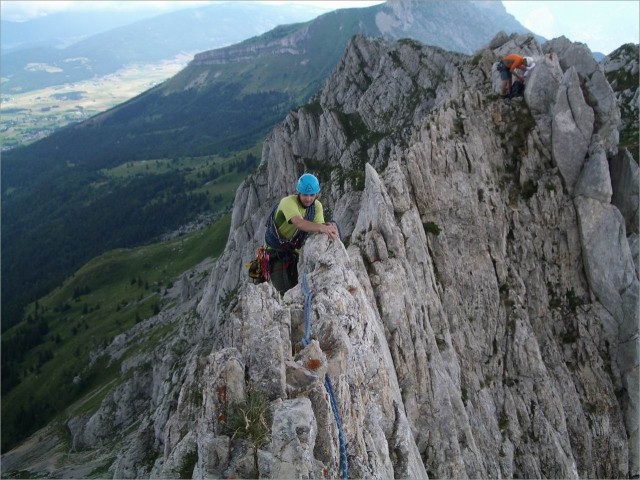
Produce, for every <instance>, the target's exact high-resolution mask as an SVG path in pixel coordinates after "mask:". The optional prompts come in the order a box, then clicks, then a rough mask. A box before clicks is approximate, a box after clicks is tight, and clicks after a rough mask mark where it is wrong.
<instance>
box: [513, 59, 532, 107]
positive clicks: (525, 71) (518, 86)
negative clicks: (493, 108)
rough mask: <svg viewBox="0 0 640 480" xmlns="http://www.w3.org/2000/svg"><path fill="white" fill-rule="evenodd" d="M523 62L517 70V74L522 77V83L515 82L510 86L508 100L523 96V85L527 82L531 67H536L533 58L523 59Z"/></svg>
mask: <svg viewBox="0 0 640 480" xmlns="http://www.w3.org/2000/svg"><path fill="white" fill-rule="evenodd" d="M524 60H525V61H524V63H523V65H521V66H520V68H518V69H517V72H518V74H519V75H521V77H522V81H520V80H516V81H515V82H513V83H512V84H511V90H510V93H509V98H515V97H521V96H523V95H524V88H525V83H526V82H527V81H528V80H529V77H530V76H531V71H532V70H533V67H535V66H536V64H535V62H534V61H533V58H531V57H524ZM514 73H515V72H514Z"/></svg>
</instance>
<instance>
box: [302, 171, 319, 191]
mask: <svg viewBox="0 0 640 480" xmlns="http://www.w3.org/2000/svg"><path fill="white" fill-rule="evenodd" d="M319 192H320V182H319V181H318V179H317V178H316V177H315V175H311V174H310V173H305V174H304V175H302V176H301V177H300V178H299V179H298V193H302V194H304V195H317V194H318V193H319Z"/></svg>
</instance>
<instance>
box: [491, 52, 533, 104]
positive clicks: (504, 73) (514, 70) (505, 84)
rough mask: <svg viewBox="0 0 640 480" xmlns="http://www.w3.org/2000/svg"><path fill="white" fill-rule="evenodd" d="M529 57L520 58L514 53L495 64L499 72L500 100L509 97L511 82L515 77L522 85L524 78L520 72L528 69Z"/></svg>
mask: <svg viewBox="0 0 640 480" xmlns="http://www.w3.org/2000/svg"><path fill="white" fill-rule="evenodd" d="M530 58H531V57H522V56H520V55H517V54H515V53H512V54H510V55H507V56H506V57H503V58H502V60H500V61H499V62H498V64H497V70H498V71H499V72H500V80H501V83H500V96H501V97H502V98H510V97H511V80H512V76H515V77H516V78H517V79H518V80H519V81H520V82H522V83H523V84H524V82H525V78H524V75H523V72H522V70H526V69H527V67H528V60H527V59H530Z"/></svg>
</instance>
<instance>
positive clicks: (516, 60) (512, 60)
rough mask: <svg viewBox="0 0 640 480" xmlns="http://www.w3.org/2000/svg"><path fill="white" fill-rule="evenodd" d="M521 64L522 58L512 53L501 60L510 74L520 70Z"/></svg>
mask: <svg viewBox="0 0 640 480" xmlns="http://www.w3.org/2000/svg"><path fill="white" fill-rule="evenodd" d="M523 62H524V57H521V56H520V55H516V54H515V53H512V54H511V55H507V56H506V57H504V58H503V59H502V63H504V64H505V65H506V66H507V68H509V71H511V72H513V71H514V70H516V69H517V68H520V67H521V66H522V63H523Z"/></svg>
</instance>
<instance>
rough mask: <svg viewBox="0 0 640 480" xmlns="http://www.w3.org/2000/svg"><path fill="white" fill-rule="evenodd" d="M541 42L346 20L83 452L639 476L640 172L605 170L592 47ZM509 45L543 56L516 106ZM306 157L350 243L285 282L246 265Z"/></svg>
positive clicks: (199, 462) (459, 473) (491, 474)
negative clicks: (473, 39) (392, 32)
mask: <svg viewBox="0 0 640 480" xmlns="http://www.w3.org/2000/svg"><path fill="white" fill-rule="evenodd" d="M549 45H550V47H549V48H546V47H545V49H544V50H543V49H542V48H541V47H540V45H538V44H537V42H536V41H535V40H534V39H533V38H531V37H528V36H522V37H518V36H512V37H506V36H501V37H497V38H496V39H495V41H494V42H492V43H491V47H492V48H491V49H489V48H487V49H484V50H482V51H481V52H479V53H478V54H477V55H476V56H475V57H473V58H469V57H466V56H464V55H461V54H452V53H447V52H444V51H443V50H441V49H439V48H436V47H429V46H425V45H422V44H420V43H418V42H415V41H407V40H403V41H399V42H397V43H393V44H392V43H386V42H384V41H381V40H372V39H366V38H364V37H355V38H354V39H353V40H352V41H351V43H350V44H349V46H348V48H347V50H346V51H345V53H344V55H343V57H342V60H341V62H340V63H339V65H338V66H337V67H336V69H335V71H334V72H333V74H332V75H331V77H330V78H329V79H328V80H327V81H326V83H325V85H324V87H323V89H322V90H321V91H320V92H319V93H318V95H317V96H316V97H315V98H314V100H313V101H312V102H311V103H310V104H309V105H307V106H305V107H303V108H301V109H299V110H297V111H293V112H291V113H290V114H289V115H288V117H287V118H286V120H285V121H284V122H282V123H281V124H280V125H279V126H277V127H276V128H275V129H274V130H273V132H272V133H271V134H270V136H269V137H268V138H267V140H266V142H265V146H264V150H263V156H262V162H261V165H260V167H259V168H258V170H257V172H256V173H255V174H253V175H251V176H250V177H248V178H247V179H246V181H245V182H244V183H243V184H242V185H241V187H240V188H239V189H238V191H237V194H236V200H235V203H234V210H233V217H232V227H231V232H230V235H229V239H228V243H227V247H226V249H225V251H224V253H223V254H222V256H221V257H220V258H219V259H218V261H217V264H216V266H215V267H214V268H213V270H212V273H211V277H210V278H209V282H208V285H207V287H206V288H205V289H204V291H203V292H202V293H199V295H201V297H200V300H199V303H198V305H197V313H196V312H193V311H191V313H190V314H189V315H187V314H182V316H181V317H180V319H181V326H180V329H179V331H178V332H176V334H175V335H174V336H173V337H172V339H171V340H170V341H168V342H167V343H166V344H163V345H162V346H161V347H159V348H158V349H157V350H155V351H152V352H146V353H140V354H138V355H137V356H134V357H132V358H131V359H129V360H127V362H126V372H127V378H126V379H125V380H123V382H122V384H121V385H120V386H119V387H118V388H116V389H113V390H112V391H111V393H110V394H108V395H107V397H106V398H105V399H104V401H103V402H102V405H101V407H100V408H99V409H98V410H97V411H96V412H95V413H93V414H92V415H90V416H84V417H76V418H74V419H72V420H71V421H70V422H69V423H68V425H69V428H70V429H71V430H72V433H73V445H74V448H75V449H76V450H78V451H79V452H78V453H76V455H80V454H81V453H82V452H85V453H86V452H87V451H91V450H92V449H93V450H96V451H103V449H104V448H107V447H109V448H110V449H111V451H112V452H113V454H114V457H113V462H112V463H111V465H110V467H109V473H110V474H111V475H113V476H114V477H115V478H141V477H151V478H176V477H178V476H183V475H192V476H193V477H194V478H219V477H230V476H234V477H236V478H239V477H243V478H257V477H274V478H324V477H330V478H335V477H339V476H342V474H343V472H344V471H345V470H348V476H349V477H355V478H392V477H393V478H395V477H401V478H428V477H439V478H442V477H446V478H498V477H507V478H515V477H519V478H541V477H554V478H579V477H580V478H582V477H607V478H617V477H626V476H634V475H638V474H639V473H640V471H639V466H638V415H637V413H638V342H639V340H638V311H637V308H638V273H637V272H638V268H637V265H636V264H634V254H633V253H632V250H631V248H630V247H629V245H630V241H631V243H632V244H634V245H636V247H634V251H635V250H637V231H636V232H635V233H634V234H630V239H628V238H627V234H628V232H627V228H626V221H625V216H623V215H624V213H621V207H618V206H617V204H612V203H611V202H612V199H614V198H617V196H621V197H622V198H624V200H623V203H624V204H625V205H628V209H629V211H635V212H637V202H638V197H637V194H636V195H635V198H634V196H633V194H632V193H630V192H632V190H631V188H632V187H630V186H629V185H631V184H632V183H633V182H632V180H633V178H631V179H629V175H631V176H632V175H636V177H635V178H637V169H636V170H635V172H636V173H633V171H632V169H631V170H624V169H621V171H620V172H619V173H618V174H616V178H617V179H618V180H617V181H615V182H612V177H611V175H610V167H609V163H611V162H613V161H614V160H615V159H618V158H620V157H619V156H620V155H621V156H622V157H624V155H625V154H626V153H625V152H624V151H622V152H620V153H619V152H618V150H617V124H618V122H619V119H620V114H619V111H618V108H617V104H616V102H615V98H614V95H613V91H612V90H611V88H610V86H609V84H608V83H607V82H606V79H605V78H604V76H602V77H601V74H602V70H601V69H600V67H599V66H598V65H597V64H595V63H591V62H589V60H588V59H587V58H586V56H585V54H584V50H583V46H581V45H580V44H572V43H571V42H568V41H566V39H556V40H555V41H552V42H549ZM551 48H553V52H551ZM510 51H522V52H525V53H526V54H528V55H532V56H533V57H534V58H535V60H536V64H537V65H538V66H537V67H536V68H535V69H534V71H533V74H532V77H531V80H530V82H529V83H528V86H527V90H526V91H525V96H524V98H520V99H514V100H512V101H511V102H504V101H502V100H500V99H498V97H497V95H496V93H495V92H496V86H497V85H498V83H499V82H498V74H497V72H496V71H495V68H494V64H495V62H496V61H497V59H498V58H499V57H500V56H501V55H503V54H504V53H505V52H510ZM550 53H553V55H550ZM601 78H602V82H604V83H601ZM304 171H311V172H313V173H315V174H316V175H318V176H319V177H320V180H321V183H322V193H321V200H322V202H323V204H324V206H325V209H326V211H327V212H328V215H329V216H331V217H332V218H333V219H334V220H336V221H337V222H338V223H339V224H340V225H341V228H342V234H343V240H344V241H343V242H331V241H330V240H328V238H326V237H324V236H322V235H315V236H311V237H310V238H309V239H308V240H307V243H306V244H305V246H304V249H303V252H302V255H301V257H300V261H299V271H300V275H301V279H304V282H302V283H301V284H300V285H298V286H296V287H294V288H293V289H291V290H290V291H288V292H286V293H285V295H284V296H282V297H280V295H279V294H278V293H277V292H276V291H275V290H274V289H273V288H272V286H271V285H270V284H268V283H264V284H260V285H254V284H251V283H248V281H247V279H248V278H247V276H246V270H245V269H244V263H245V262H246V261H248V260H249V259H251V258H252V257H253V255H254V254H255V249H256V247H257V246H258V245H260V244H262V242H263V236H264V229H265V219H266V217H267V215H268V213H269V212H270V210H271V208H272V206H273V204H274V203H275V202H276V201H277V200H278V199H279V198H280V197H281V196H282V195H285V194H287V193H289V192H290V191H291V190H292V188H293V187H294V185H295V182H296V180H297V178H298V176H299V175H300V174H301V173H303V172H304ZM629 172H631V173H629ZM625 182H626V183H625ZM625 185H626V186H625ZM636 185H637V182H636ZM620 189H622V190H624V192H620ZM624 208H625V209H626V208H627V207H624ZM634 209H635V210H634ZM636 230H637V223H636ZM635 258H636V261H637V255H636V257H635ZM190 295H191V296H192V297H193V295H195V291H191V293H190ZM307 332H308V338H309V340H310V341H309V342H308V344H307V345H306V346H303V345H302V344H301V343H300V342H301V339H302V338H304V337H305V335H306V334H307ZM123 373H124V372H123ZM327 378H328V379H329V381H330V383H331V385H332V388H331V389H328V387H327ZM329 392H333V396H332V395H330V394H329ZM332 400H335V403H334V405H332V403H333V402H332ZM333 406H335V410H336V412H337V414H338V417H339V419H340V422H341V423H340V426H341V428H339V427H338V423H337V421H336V416H335V415H334V409H333ZM238 418H240V419H241V421H240V423H237V422H236V420H237V419H238ZM119 432H123V433H119ZM341 436H342V439H343V440H344V446H345V448H344V449H342V445H341V441H340V438H341ZM114 438H117V439H118V443H115V444H113V443H109V442H110V441H111V442H113V441H114V440H113V439H114ZM114 445H115V446H114ZM345 460H346V462H345Z"/></svg>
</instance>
